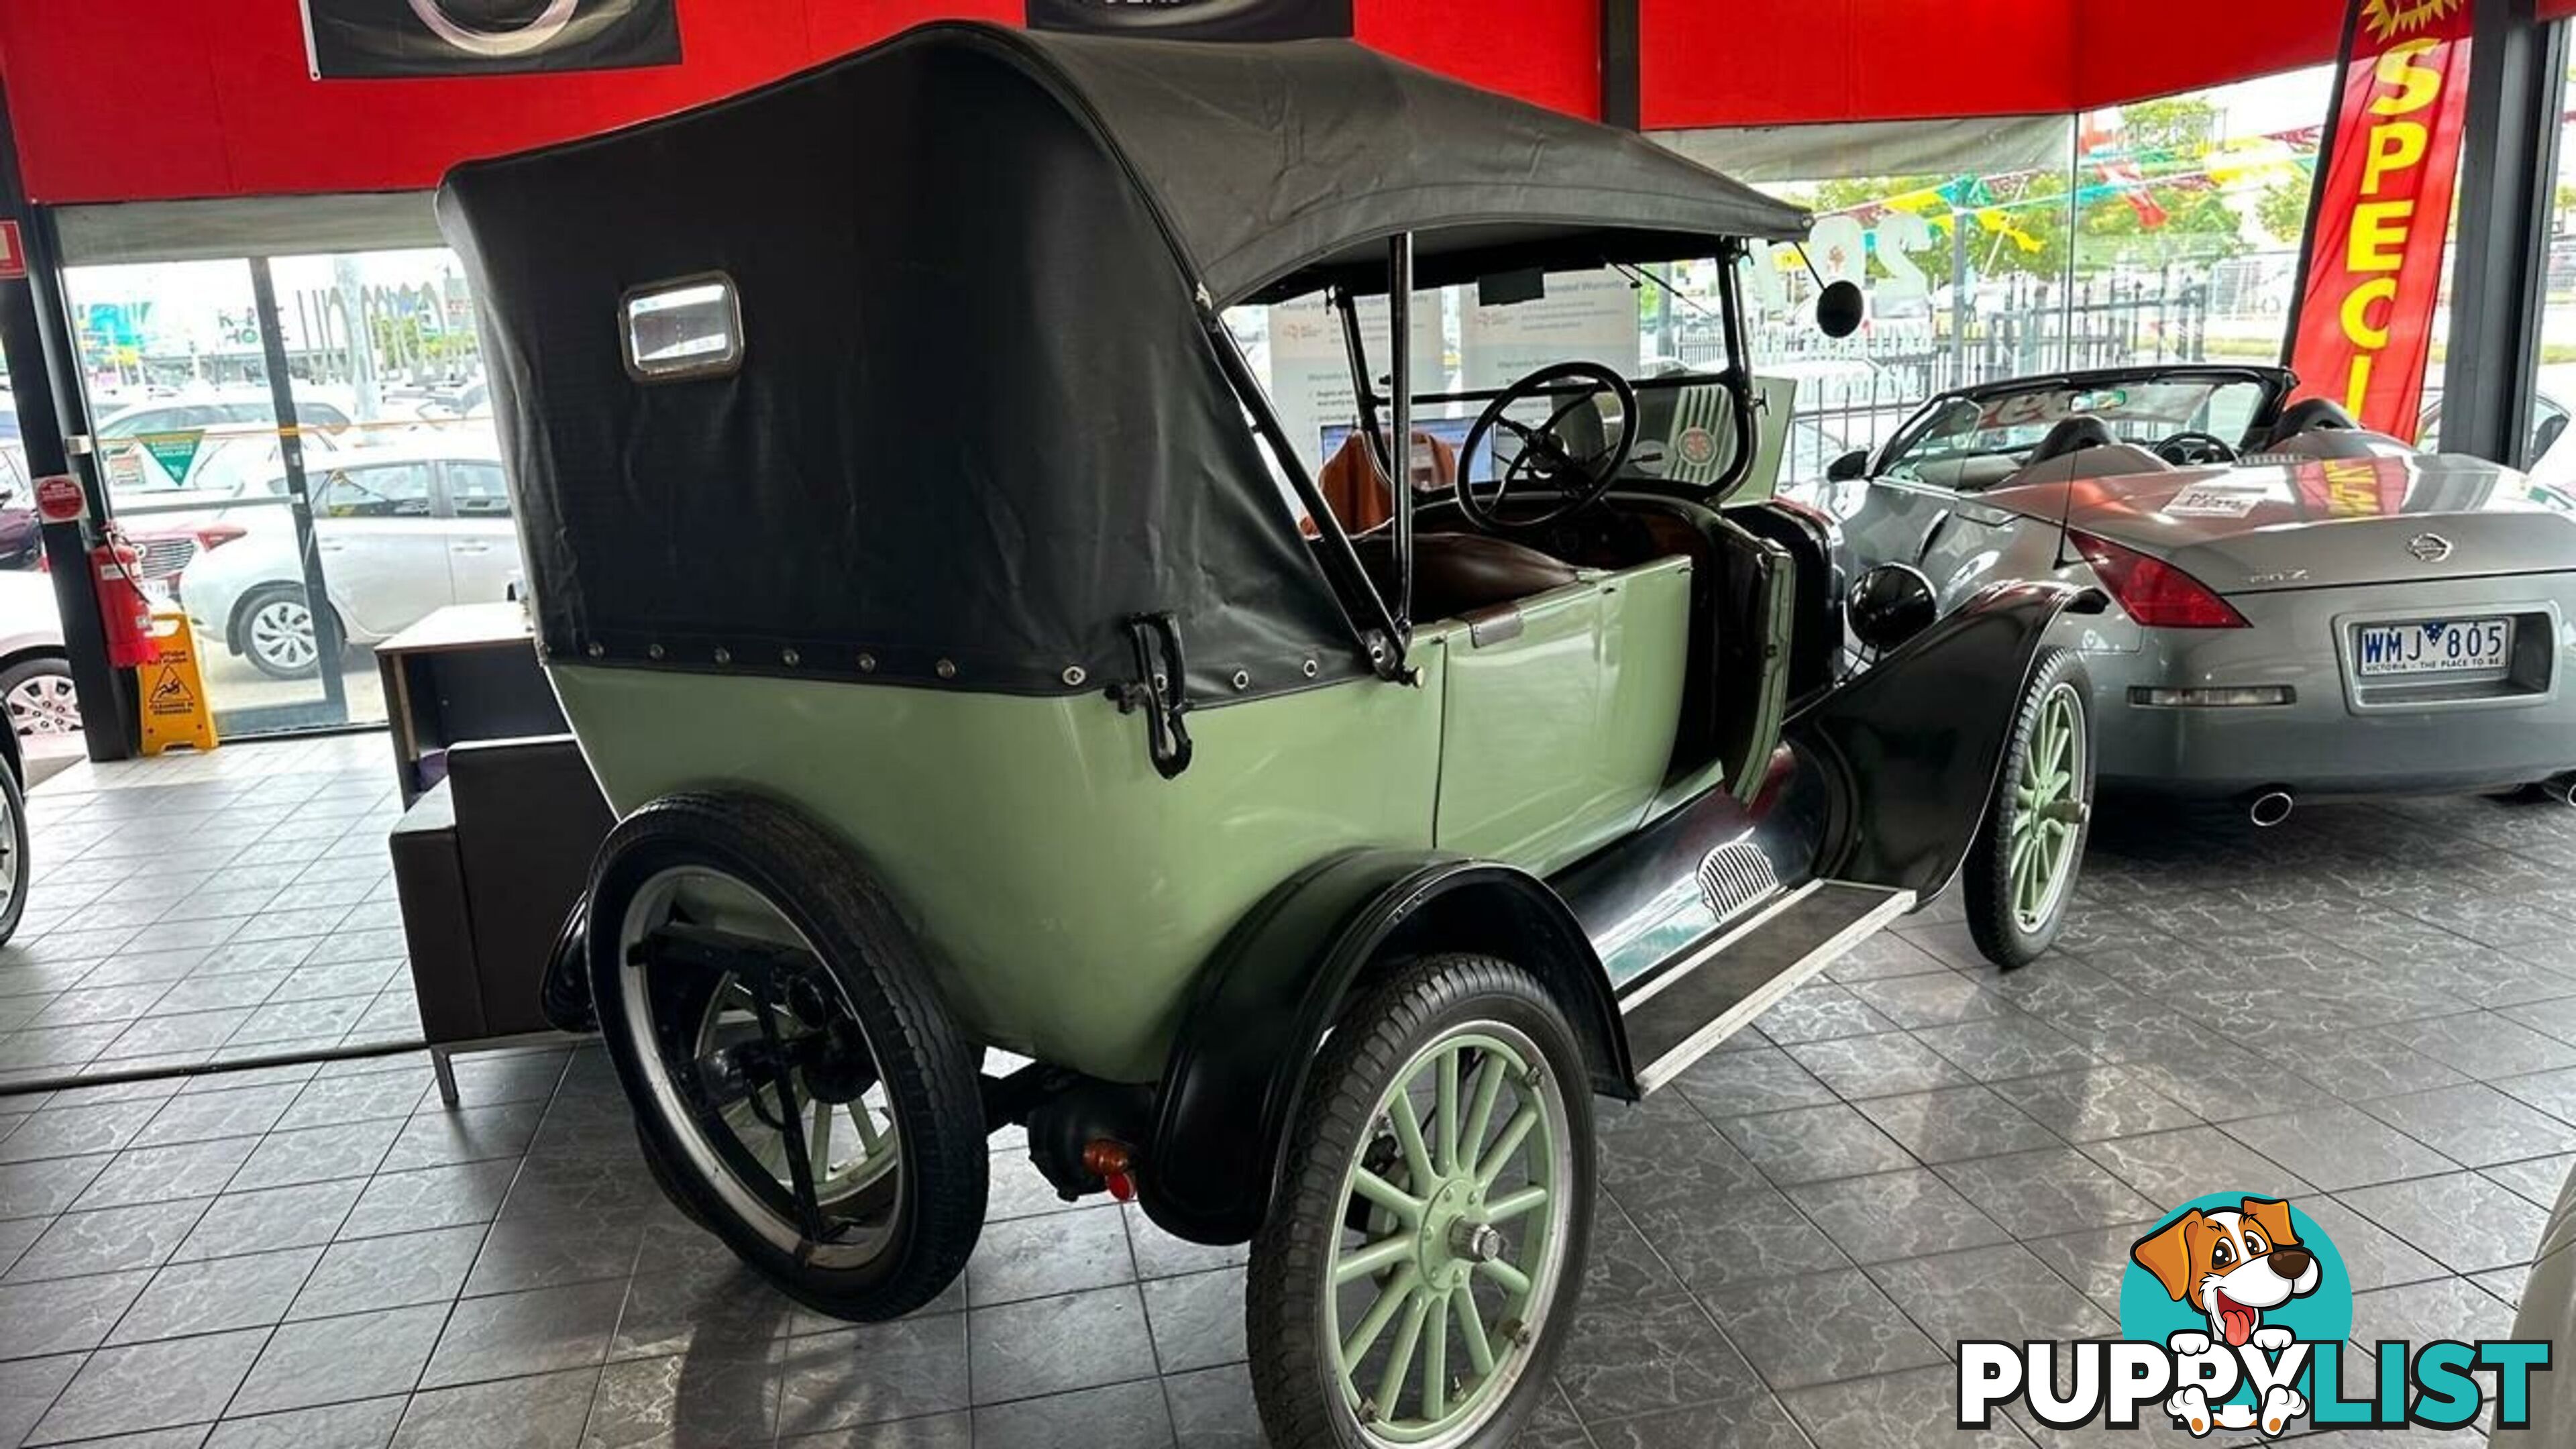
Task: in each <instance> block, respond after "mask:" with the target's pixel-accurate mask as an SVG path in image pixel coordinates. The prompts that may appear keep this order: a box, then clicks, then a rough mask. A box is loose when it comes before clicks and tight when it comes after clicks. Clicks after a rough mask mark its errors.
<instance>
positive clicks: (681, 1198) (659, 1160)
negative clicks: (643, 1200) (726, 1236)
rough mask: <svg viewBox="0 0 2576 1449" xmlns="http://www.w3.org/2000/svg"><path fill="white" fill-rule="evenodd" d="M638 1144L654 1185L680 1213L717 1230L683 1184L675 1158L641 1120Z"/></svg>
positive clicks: (638, 1124) (636, 1132)
mask: <svg viewBox="0 0 2576 1449" xmlns="http://www.w3.org/2000/svg"><path fill="white" fill-rule="evenodd" d="M635 1146H636V1148H637V1150H638V1151H640V1152H642V1153H643V1154H644V1173H645V1175H646V1176H647V1177H650V1178H652V1179H653V1185H654V1186H655V1187H658V1188H660V1189H661V1190H662V1196H663V1197H664V1198H665V1199H666V1200H668V1201H669V1203H670V1204H671V1206H672V1207H673V1208H674V1209H676V1210H677V1211H678V1212H679V1214H680V1216H682V1217H684V1218H687V1219H688V1220H689V1221H690V1222H691V1223H694V1224H696V1225H697V1226H698V1227H701V1228H704V1229H706V1230H707V1231H708V1232H711V1233H715V1232H716V1225H715V1224H714V1223H711V1222H709V1221H707V1215H706V1214H705V1213H702V1212H700V1211H698V1204H697V1200H696V1199H695V1198H693V1197H691V1196H690V1195H689V1190H688V1188H687V1187H685V1186H683V1185H682V1184H681V1181H680V1170H679V1169H678V1168H676V1167H673V1166H672V1165H671V1159H669V1158H667V1157H664V1156H663V1155H662V1149H661V1148H659V1147H657V1146H655V1145H654V1144H653V1134H652V1133H650V1132H647V1131H645V1130H644V1128H643V1125H642V1123H641V1122H638V1123H637V1125H636V1128H635ZM717 1236H719V1237H722V1236H723V1234H721V1233H717Z"/></svg>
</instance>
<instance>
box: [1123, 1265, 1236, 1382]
mask: <svg viewBox="0 0 2576 1449" xmlns="http://www.w3.org/2000/svg"><path fill="white" fill-rule="evenodd" d="M1243 1281H1244V1278H1243V1270H1242V1269H1241V1268H1219V1269H1217V1270H1215V1271H1214V1272H1209V1273H1192V1274H1189V1275H1186V1276H1184V1277H1179V1278H1157V1279H1154V1280H1153V1281H1151V1282H1149V1283H1146V1284H1144V1285H1143V1292H1144V1294H1145V1318H1146V1322H1147V1325H1148V1326H1149V1327H1150V1329H1151V1330H1152V1334H1153V1340H1154V1358H1155V1361H1156V1362H1157V1363H1158V1364H1159V1365H1160V1366H1161V1369H1162V1371H1163V1372H1164V1373H1167V1374H1173V1373H1186V1372H1188V1371H1189V1370H1192V1369H1202V1368H1213V1367H1215V1366H1216V1365H1218V1364H1223V1363H1232V1362H1236V1361H1238V1360H1240V1359H1242V1358H1243V1356H1244V1338H1243V1335H1244V1329H1243Z"/></svg>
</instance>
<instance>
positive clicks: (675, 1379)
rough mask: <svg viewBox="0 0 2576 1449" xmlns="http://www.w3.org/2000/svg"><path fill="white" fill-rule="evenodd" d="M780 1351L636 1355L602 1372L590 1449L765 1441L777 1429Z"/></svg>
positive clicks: (587, 1440) (587, 1442) (585, 1435)
mask: <svg viewBox="0 0 2576 1449" xmlns="http://www.w3.org/2000/svg"><path fill="white" fill-rule="evenodd" d="M777 1423H778V1365H777V1363H776V1362H775V1359H774V1357H773V1356H771V1355H768V1354H764V1355H763V1356H761V1357H759V1358H756V1359H748V1360H743V1359H724V1358H716V1357H700V1356H698V1355H694V1354H672V1355H667V1356H665V1357H661V1358H643V1359H630V1360H626V1361H623V1362H618V1363H612V1364H610V1365H608V1367H607V1368H606V1369H604V1370H602V1371H601V1373H600V1376H599V1390H598V1393H597V1395H596V1396H595V1397H594V1398H593V1399H592V1401H591V1406H590V1419H589V1423H588V1426H587V1427H586V1428H584V1429H583V1431H582V1441H581V1442H582V1444H583V1446H584V1449H626V1446H630V1445H682V1444H700V1443H703V1444H764V1443H767V1442H769V1440H770V1439H771V1438H772V1437H773V1436H774V1435H775V1434H776V1433H777Z"/></svg>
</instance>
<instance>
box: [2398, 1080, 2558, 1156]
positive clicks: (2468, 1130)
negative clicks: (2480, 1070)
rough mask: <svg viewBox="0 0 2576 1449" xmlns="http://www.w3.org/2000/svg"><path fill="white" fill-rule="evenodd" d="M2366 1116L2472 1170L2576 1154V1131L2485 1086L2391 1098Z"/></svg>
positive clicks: (2441, 1089) (2438, 1089) (2460, 1087)
mask: <svg viewBox="0 0 2576 1449" xmlns="http://www.w3.org/2000/svg"><path fill="white" fill-rule="evenodd" d="M2363 1110H2364V1111H2367V1112H2369V1113H2370V1114H2371V1115H2372V1116H2374V1117H2377V1118H2378V1119H2379V1120H2381V1121H2383V1122H2386V1123H2388V1124H2389V1125H2390V1126H2392V1127H2395V1128H2397V1129H2398V1130H2399V1131H2401V1132H2404V1133H2405V1134H2406V1135H2408V1136H2410V1137H2412V1138H2414V1139H2415V1140H2416V1141H2418V1142H2422V1143H2424V1144H2426V1145H2428V1146H2430V1147H2432V1148H2434V1149H2435V1150H2437V1151H2439V1152H2440V1153H2441V1154H2442V1155H2443V1156H2445V1157H2448V1158H2451V1159H2452V1160H2454V1161H2457V1162H2460V1163H2462V1164H2464V1165H2466V1166H2469V1167H2492V1166H2496V1165H2498V1164H2501V1163H2507V1162H2521V1161H2525V1160H2528V1159H2530V1158H2535V1157H2552V1156H2557V1155H2559V1154H2562V1153H2568V1152H2576V1126H2570V1125H2569V1124H2568V1123H2566V1122H2563V1121H2560V1120H2559V1119H2558V1118H2556V1117H2553V1116H2550V1115H2549V1114H2548V1113H2546V1112H2542V1111H2540V1110H2538V1109H2536V1108H2533V1107H2530V1106H2527V1105H2525V1104H2524V1103H2522V1102H2519V1101H2516V1100H2515V1099H2513V1098H2512V1097H2509V1096H2507V1095H2506V1094H2505V1093H2503V1092H2500V1091H2497V1090H2496V1089H2495V1088H2494V1087H2490V1086H2486V1085H2484V1084H2470V1085H2463V1086H2456V1087H2442V1088H2437V1089H2435V1090H2433V1091H2429V1092H2416V1093H2412V1094H2409V1095H2407V1096H2402V1097H2385V1098H2382V1099H2380V1100H2378V1101H2375V1102H2368V1103H2365V1104H2363Z"/></svg>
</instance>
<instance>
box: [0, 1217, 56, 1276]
mask: <svg viewBox="0 0 2576 1449" xmlns="http://www.w3.org/2000/svg"><path fill="white" fill-rule="evenodd" d="M53 1225H54V1220H53V1219H51V1218H0V1280H5V1279H6V1278H7V1277H8V1274H9V1269H10V1268H11V1267H12V1266H14V1265H15V1264H16V1263H17V1261H18V1255H19V1254H21V1253H24V1252H26V1251H27V1249H28V1248H29V1247H30V1246H32V1245H33V1244H34V1243H35V1241H36V1239H38V1238H41V1237H43V1236H44V1235H45V1229H47V1228H50V1227H52V1226H53Z"/></svg>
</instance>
